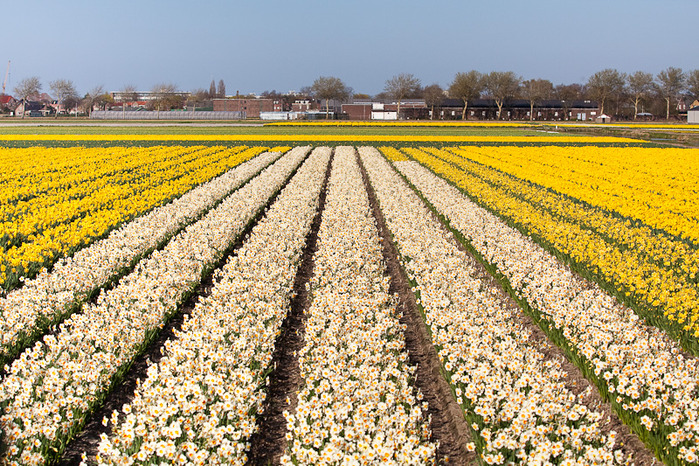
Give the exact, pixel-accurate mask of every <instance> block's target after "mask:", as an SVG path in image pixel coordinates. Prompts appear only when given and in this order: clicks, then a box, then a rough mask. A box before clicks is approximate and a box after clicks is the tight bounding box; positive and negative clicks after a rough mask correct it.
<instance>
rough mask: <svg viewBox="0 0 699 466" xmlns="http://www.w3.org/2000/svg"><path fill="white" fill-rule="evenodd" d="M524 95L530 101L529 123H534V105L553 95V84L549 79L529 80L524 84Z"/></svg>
mask: <svg viewBox="0 0 699 466" xmlns="http://www.w3.org/2000/svg"><path fill="white" fill-rule="evenodd" d="M522 94H523V95H524V97H525V98H526V99H527V100H528V101H529V121H533V120H534V105H536V104H538V103H540V102H541V101H542V100H544V99H549V98H550V97H551V96H552V95H553V84H552V83H551V81H549V80H548V79H529V80H527V81H524V82H523V83H522Z"/></svg>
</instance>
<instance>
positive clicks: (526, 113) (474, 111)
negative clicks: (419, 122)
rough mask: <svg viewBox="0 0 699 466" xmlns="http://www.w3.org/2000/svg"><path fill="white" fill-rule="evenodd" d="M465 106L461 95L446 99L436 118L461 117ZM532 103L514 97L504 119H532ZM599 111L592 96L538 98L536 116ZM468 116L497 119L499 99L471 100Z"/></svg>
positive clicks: (583, 116)
mask: <svg viewBox="0 0 699 466" xmlns="http://www.w3.org/2000/svg"><path fill="white" fill-rule="evenodd" d="M463 110H464V102H463V100H460V99H444V101H443V102H442V105H441V107H440V108H439V110H435V112H437V115H435V118H439V119H444V120H460V119H461V114H462V112H463ZM530 112H531V106H530V102H529V101H528V100H526V99H510V100H508V101H506V102H505V103H504V105H503V107H502V115H501V118H500V119H502V120H529V119H530ZM598 115H599V106H598V105H597V102H594V101H590V100H576V101H570V102H566V101H565V100H543V101H541V102H535V104H534V116H533V118H532V119H533V120H537V121H542V120H544V121H560V120H580V121H590V120H594V119H595V118H597V116H598ZM466 119H467V120H497V119H498V106H497V104H496V103H495V99H474V100H472V101H469V103H468V108H467V109H466Z"/></svg>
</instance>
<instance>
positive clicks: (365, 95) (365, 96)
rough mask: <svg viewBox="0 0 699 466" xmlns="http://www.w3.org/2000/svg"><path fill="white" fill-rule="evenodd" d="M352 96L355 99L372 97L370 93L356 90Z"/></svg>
mask: <svg viewBox="0 0 699 466" xmlns="http://www.w3.org/2000/svg"><path fill="white" fill-rule="evenodd" d="M352 97H354V98H355V99H370V98H371V96H369V94H362V93H358V92H355V93H354V94H353V95H352Z"/></svg>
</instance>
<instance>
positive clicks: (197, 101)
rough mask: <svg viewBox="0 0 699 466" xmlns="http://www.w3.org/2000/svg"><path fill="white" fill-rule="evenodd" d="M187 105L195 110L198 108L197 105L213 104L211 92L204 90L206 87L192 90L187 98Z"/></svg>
mask: <svg viewBox="0 0 699 466" xmlns="http://www.w3.org/2000/svg"><path fill="white" fill-rule="evenodd" d="M186 103H187V106H188V107H189V106H192V107H193V108H194V110H196V109H197V107H205V106H207V104H208V106H210V105H211V99H210V98H209V93H208V92H207V91H206V90H204V89H194V90H193V91H192V92H190V93H189V97H188V98H187V102H186Z"/></svg>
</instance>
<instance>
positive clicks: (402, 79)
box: [384, 73, 420, 118]
mask: <svg viewBox="0 0 699 466" xmlns="http://www.w3.org/2000/svg"><path fill="white" fill-rule="evenodd" d="M384 91H386V93H387V94H388V95H390V96H391V97H392V98H393V99H395V100H397V101H398V108H397V110H396V114H397V115H398V118H400V104H401V101H402V100H403V99H405V98H406V97H409V96H410V95H413V94H415V93H417V92H419V91H420V80H419V79H418V78H416V77H415V76H413V75H412V74H409V73H401V74H398V75H396V76H394V77H392V78H391V79H389V80H388V81H386V85H385V86H384Z"/></svg>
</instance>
